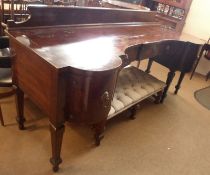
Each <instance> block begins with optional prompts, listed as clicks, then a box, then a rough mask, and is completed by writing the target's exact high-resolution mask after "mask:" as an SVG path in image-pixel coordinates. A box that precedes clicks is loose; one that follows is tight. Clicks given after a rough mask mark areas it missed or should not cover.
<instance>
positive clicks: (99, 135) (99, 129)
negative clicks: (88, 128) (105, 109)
mask: <svg viewBox="0 0 210 175" xmlns="http://www.w3.org/2000/svg"><path fill="white" fill-rule="evenodd" d="M105 125H106V120H104V121H102V122H99V123H97V124H94V125H93V129H94V131H95V134H94V137H95V145H96V146H99V145H100V143H101V140H102V139H103V138H104V130H105Z"/></svg>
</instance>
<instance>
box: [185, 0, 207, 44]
mask: <svg viewBox="0 0 210 175" xmlns="http://www.w3.org/2000/svg"><path fill="white" fill-rule="evenodd" d="M183 32H184V33H188V34H191V35H193V36H195V37H198V38H201V39H204V40H207V39H208V38H209V37H210V0H192V4H191V7H190V10H189V13H188V15H187V19H186V24H185V27H184V29H183Z"/></svg>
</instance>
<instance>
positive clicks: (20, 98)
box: [15, 87, 25, 130]
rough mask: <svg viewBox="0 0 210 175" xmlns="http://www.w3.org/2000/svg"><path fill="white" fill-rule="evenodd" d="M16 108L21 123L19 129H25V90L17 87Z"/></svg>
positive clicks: (18, 120)
mask: <svg viewBox="0 0 210 175" xmlns="http://www.w3.org/2000/svg"><path fill="white" fill-rule="evenodd" d="M15 101H16V108H17V118H16V120H17V122H18V125H19V129H20V130H23V129H24V122H25V118H24V92H23V91H22V90H21V89H20V88H19V87H17V89H16V100H15Z"/></svg>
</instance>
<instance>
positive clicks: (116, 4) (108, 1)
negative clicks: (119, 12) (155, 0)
mask: <svg viewBox="0 0 210 175" xmlns="http://www.w3.org/2000/svg"><path fill="white" fill-rule="evenodd" d="M102 6H103V7H107V8H123V9H134V10H145V11H149V10H150V9H149V8H147V7H144V6H142V5H138V4H133V3H128V2H123V1H117V0H103V1H102Z"/></svg>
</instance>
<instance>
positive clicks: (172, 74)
mask: <svg viewBox="0 0 210 175" xmlns="http://www.w3.org/2000/svg"><path fill="white" fill-rule="evenodd" d="M174 76H175V71H170V72H169V73H168V77H167V80H166V87H165V88H164V91H163V95H162V97H161V100H160V102H161V103H163V101H164V99H165V97H166V95H167V92H168V89H169V86H170V84H171V82H172V80H173V78H174Z"/></svg>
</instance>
